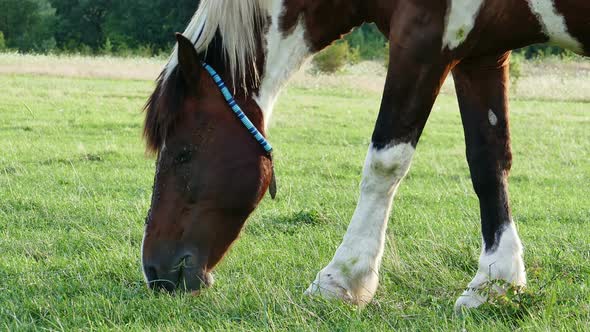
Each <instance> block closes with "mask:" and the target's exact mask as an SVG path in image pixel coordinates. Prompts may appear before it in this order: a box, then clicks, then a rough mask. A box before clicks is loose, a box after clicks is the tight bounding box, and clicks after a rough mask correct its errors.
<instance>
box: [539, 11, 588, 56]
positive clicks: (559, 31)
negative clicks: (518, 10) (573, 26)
mask: <svg viewBox="0 0 590 332" xmlns="http://www.w3.org/2000/svg"><path fill="white" fill-rule="evenodd" d="M528 2H529V6H530V7H531V10H532V12H533V13H534V14H535V15H536V16H537V17H538V19H539V22H540V23H541V26H543V33H544V34H545V35H547V37H549V42H550V43H552V44H556V45H558V46H561V47H564V48H567V49H570V50H572V51H574V52H577V53H583V51H584V47H583V46H582V43H580V42H579V41H578V40H577V39H576V38H574V37H573V36H572V35H571V34H570V33H569V32H568V30H567V25H566V22H565V18H564V17H563V15H561V14H559V13H558V12H557V9H556V8H555V3H554V0H528Z"/></svg>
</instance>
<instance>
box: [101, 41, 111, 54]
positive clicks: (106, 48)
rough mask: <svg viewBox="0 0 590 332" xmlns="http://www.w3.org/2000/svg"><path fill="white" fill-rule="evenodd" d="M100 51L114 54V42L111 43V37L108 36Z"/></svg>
mask: <svg viewBox="0 0 590 332" xmlns="http://www.w3.org/2000/svg"><path fill="white" fill-rule="evenodd" d="M100 53H102V54H105V55H112V54H113V43H111V39H110V38H108V37H107V39H106V40H105V41H104V44H102V47H101V48H100Z"/></svg>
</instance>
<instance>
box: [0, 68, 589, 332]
mask: <svg viewBox="0 0 590 332" xmlns="http://www.w3.org/2000/svg"><path fill="white" fill-rule="evenodd" d="M3 61H4V62H3ZM22 61H23V63H22V64H21V65H22V66H26V65H27V63H29V64H31V66H32V65H33V64H32V63H33V62H34V61H47V60H43V59H41V60H37V59H35V58H32V60H26V59H25V60H22ZM27 61H29V62H27ZM84 61H86V60H83V61H82V62H84ZM7 62H9V61H8V60H7V58H2V57H0V72H2V74H0V151H1V152H0V330H6V329H8V330H21V329H22V330H36V329H40V330H105V329H113V330H125V331H127V330H135V331H143V330H171V331H172V330H180V331H182V330H199V329H202V330H228V331H235V330H248V331H250V330H286V329H292V330H321V331H340V330H342V331H344V330H350V331H384V330H420V331H429V330H443V331H446V330H455V331H458V330H467V331H479V330H483V331H512V330H515V329H521V330H529V331H536V330H543V331H549V330H579V331H582V330H588V329H589V328H590V326H589V324H590V323H589V322H590V162H589V160H590V110H589V107H590V97H589V95H590V84H589V83H590V80H589V78H590V75H588V72H585V73H586V76H583V74H582V78H579V77H578V76H576V75H572V76H571V77H570V76H567V75H565V76H564V77H565V78H563V77H562V79H561V81H560V80H559V77H560V74H559V71H558V70H557V71H555V73H554V76H555V77H554V78H555V81H558V82H561V83H562V84H563V86H564V87H565V86H570V90H564V91H567V92H568V93H567V94H562V95H560V96H557V97H556V96H555V89H553V87H552V86H551V85H547V84H538V83H539V82H542V81H543V78H542V77H541V78H539V77H537V78H536V79H535V77H525V78H524V79H523V80H524V81H523V82H524V83H522V84H521V85H520V87H519V89H525V91H533V90H534V91H535V95H534V96H528V95H526V94H525V95H520V94H519V99H517V100H515V101H513V103H512V123H513V144H514V167H513V172H512V176H511V196H512V203H513V212H514V218H515V220H516V222H517V224H518V228H519V231H520V233H521V237H522V239H523V241H524V243H525V246H526V248H525V261H526V264H527V267H528V276H529V287H528V289H527V291H526V293H525V294H524V295H522V296H521V297H519V298H514V299H510V301H508V302H507V303H506V304H505V305H499V304H491V305H486V306H484V307H483V308H481V309H480V310H477V311H474V312H472V313H470V314H469V315H467V316H465V317H461V318H460V317H456V316H455V315H454V314H453V303H454V301H455V299H456V297H457V296H458V295H459V294H460V293H461V291H462V290H463V288H464V287H465V286H466V284H467V282H469V281H470V279H471V277H473V275H474V274H475V272H476V266H477V258H478V255H479V250H480V235H479V211H478V203H477V200H476V198H475V196H474V194H473V190H472V187H471V182H470V180H469V175H468V170H467V165H466V161H465V158H464V143H463V138H462V129H461V125H460V119H459V114H458V111H457V105H456V101H455V100H454V97H453V96H452V95H451V94H444V95H442V96H441V97H440V98H439V100H438V102H437V104H436V106H435V110H434V112H433V114H432V117H431V119H430V122H429V124H428V126H427V128H426V130H425V133H424V137H423V140H422V141H421V144H420V146H419V149H418V152H417V155H416V158H415V162H414V164H413V168H412V170H411V172H410V174H409V176H408V178H407V179H406V180H405V182H404V184H403V185H402V187H401V189H400V192H399V194H398V197H397V199H396V202H395V208H394V213H393V216H392V218H391V219H392V220H391V221H390V227H389V230H388V241H387V246H386V253H385V257H384V262H383V268H382V273H381V286H380V288H379V291H378V293H377V295H376V298H375V301H374V302H373V303H372V304H371V305H369V306H368V307H367V308H366V309H364V310H362V311H359V310H357V309H356V308H355V307H352V306H349V305H346V304H342V303H331V302H326V301H322V300H319V299H310V298H306V297H304V296H303V295H302V293H303V291H304V290H305V288H307V286H308V284H309V283H310V282H311V281H312V280H313V278H314V277H315V274H316V273H317V271H318V270H319V269H321V268H322V267H323V266H324V265H325V264H326V263H328V262H329V260H330V259H331V256H332V254H333V253H334V250H335V248H336V247H337V246H338V244H339V243H340V240H341V238H342V236H343V234H344V232H345V230H346V227H347V225H348V222H349V220H350V217H351V215H352V213H353V210H354V207H355V204H356V198H357V195H358V183H359V180H360V172H361V166H362V162H363V159H364V155H365V153H366V149H367V146H368V143H369V138H370V134H371V131H372V125H373V123H374V121H375V119H376V115H377V110H378V105H379V93H378V91H376V90H375V89H374V88H372V85H371V84H370V83H367V84H366V86H365V84H364V83H363V82H370V76H369V77H365V78H363V79H360V78H359V79H357V80H353V79H350V80H348V81H346V82H345V83H342V84H340V86H341V87H340V88H339V87H338V84H337V82H338V80H339V79H342V80H347V77H352V76H354V75H352V76H351V75H350V74H345V75H343V77H344V78H338V77H319V78H318V77H315V78H307V79H306V78H305V77H303V78H302V77H299V78H297V79H296V81H295V83H294V84H293V85H291V86H290V88H289V89H288V90H287V91H286V92H285V94H284V95H283V97H282V98H281V100H280V102H279V104H278V106H277V111H276V112H275V114H276V115H275V117H274V118H273V121H272V123H271V126H270V127H271V131H270V140H271V142H272V143H273V145H274V146H275V148H276V157H275V159H276V163H277V164H276V168H277V173H278V180H279V196H278V200H277V201H270V200H269V199H266V200H265V201H264V202H263V203H262V205H261V206H260V207H259V209H258V210H257V212H256V213H255V214H254V215H253V216H252V217H251V218H250V220H249V222H248V224H247V227H246V228H245V231H244V232H243V234H242V236H241V238H240V240H239V241H238V242H237V243H236V244H235V246H234V247H233V249H232V250H231V251H230V253H229V254H228V256H227V257H226V259H225V260H224V261H223V262H222V264H221V265H220V266H219V268H218V270H217V272H216V284H215V285H214V287H213V288H212V289H210V290H207V291H205V292H204V293H203V294H202V295H201V296H199V297H194V296H184V295H183V296H169V295H165V294H154V293H152V292H150V291H148V290H147V289H146V287H145V286H144V284H143V280H142V274H141V268H140V243H141V238H142V232H143V221H144V217H145V215H146V212H147V209H148V205H149V199H150V195H151V185H152V179H153V173H154V160H153V159H151V158H149V157H146V156H145V155H144V148H143V143H142V140H141V137H140V132H141V124H142V120H143V119H142V114H141V113H140V109H141V107H142V105H143V103H144V102H145V100H146V97H147V96H148V94H149V93H150V92H151V90H152V88H153V84H152V83H151V82H150V81H147V80H131V79H124V77H125V76H124V75H123V76H124V77H119V76H116V75H114V76H113V77H117V78H116V79H113V78H110V79H109V78H105V76H101V75H97V76H99V77H92V76H93V74H92V73H89V74H88V75H69V74H67V73H66V74H63V75H62V74H60V72H47V73H45V74H46V75H44V76H39V75H37V76H33V75H32V74H39V73H36V72H35V71H32V72H30V73H23V72H22V71H19V70H16V69H14V70H8V69H6V68H8V67H9V66H11V65H10V64H9V65H6V63H7ZM2 64H4V65H5V66H4V67H2ZM119 66H122V65H120V64H119ZM138 66H139V65H138ZM149 66H152V64H151V63H150V64H149ZM582 66H583V67H584V66H585V67H584V68H588V64H587V63H584V64H583V65H582ZM49 67H51V66H50V63H49V66H48V68H49ZM2 68H4V70H3V71H2V70H1V69H2ZM557 68H559V67H557ZM105 71H106V72H108V70H107V69H105ZM542 73H545V71H543V70H539V75H542ZM48 74H49V75H48ZM59 76H61V77H59ZM100 77H102V78H100ZM107 77H108V75H107ZM127 77H129V78H141V76H139V77H138V76H135V75H129V76H127ZM568 77H569V78H568ZM547 79H549V78H547ZM566 79H569V81H567V82H564V80H566ZM527 80H528V81H527ZM330 82H336V83H334V84H328V83H330ZM355 82H356V83H355ZM359 82H360V83H359ZM526 82H531V83H530V84H531V86H529V85H528V84H529V83H526ZM566 83H567V84H566ZM584 83H585V84H586V85H582V86H580V85H581V84H584ZM355 84H357V85H358V84H361V85H363V86H355ZM535 84H538V85H535ZM342 87H344V88H342ZM535 87H537V88H536V89H535ZM526 89H528V90H526ZM543 89H544V90H543ZM564 89H565V88H564ZM572 91H573V92H572Z"/></svg>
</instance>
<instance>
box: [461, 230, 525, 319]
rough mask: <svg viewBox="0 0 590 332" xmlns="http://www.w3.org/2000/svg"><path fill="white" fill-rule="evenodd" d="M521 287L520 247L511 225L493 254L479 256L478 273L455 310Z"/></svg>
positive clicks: (469, 306) (521, 253) (523, 275)
mask: <svg viewBox="0 0 590 332" xmlns="http://www.w3.org/2000/svg"><path fill="white" fill-rule="evenodd" d="M525 286H526V271H525V266H524V260H523V252H522V245H521V243H520V239H519V238H518V234H517V233H516V229H515V228H514V225H513V224H511V225H510V226H509V227H508V229H507V230H506V231H504V233H503V234H502V238H501V241H500V243H499V245H498V247H497V248H496V249H495V250H494V251H493V252H485V251H483V252H482V254H481V257H480V260H479V269H478V272H477V274H476V275H475V278H473V280H472V281H471V282H470V283H469V285H468V286H467V287H468V288H467V290H465V291H464V292H463V294H462V295H461V296H460V297H459V299H458V300H457V302H456V303H455V308H456V309H457V310H461V309H462V308H475V307H478V306H480V305H482V304H483V303H485V302H486V301H487V300H488V298H489V296H490V295H503V294H505V293H506V291H507V290H508V289H511V288H516V289H521V288H524V287H525Z"/></svg>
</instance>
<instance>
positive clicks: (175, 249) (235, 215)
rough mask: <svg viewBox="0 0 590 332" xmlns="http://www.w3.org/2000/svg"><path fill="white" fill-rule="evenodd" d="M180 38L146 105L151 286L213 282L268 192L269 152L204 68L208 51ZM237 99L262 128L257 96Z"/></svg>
mask: <svg viewBox="0 0 590 332" xmlns="http://www.w3.org/2000/svg"><path fill="white" fill-rule="evenodd" d="M177 40H178V63H179V64H178V66H177V67H176V68H175V69H174V71H173V72H172V73H171V74H170V75H169V76H168V77H165V76H164V75H163V76H162V77H161V78H160V80H159V82H158V87H157V88H156V91H155V92H154V95H153V96H152V97H151V98H150V101H149V102H148V105H147V107H146V109H147V114H146V122H145V129H144V131H145V136H146V139H147V141H148V147H149V149H150V150H152V151H154V152H156V153H157V157H158V159H157V169H156V175H155V180H154V188H153V195H152V203H151V208H150V211H149V215H148V217H147V220H146V228H145V236H144V242H143V249H142V251H143V252H142V258H143V268H144V272H145V276H146V279H147V282H148V285H149V286H150V287H151V288H153V289H165V290H168V291H173V290H176V289H179V288H180V289H183V290H189V291H195V290H198V289H200V288H201V287H202V286H204V285H205V286H207V285H209V284H210V283H211V282H212V280H211V277H210V272H211V270H212V269H213V268H214V267H215V265H216V264H217V263H218V262H219V261H220V260H221V258H222V257H223V256H224V254H225V253H226V251H227V250H228V248H229V247H230V245H231V244H232V242H233V241H234V240H235V239H236V238H237V236H238V234H239V232H240V230H241V229H242V226H243V224H244V222H245V220H246V218H247V217H248V216H249V215H250V213H251V212H252V211H253V210H254V209H255V207H256V206H257V205H258V203H259V202H260V200H261V199H262V197H263V196H264V194H265V192H266V190H267V188H268V185H269V182H270V178H271V160H270V159H269V158H268V156H267V155H266V153H265V151H264V150H263V149H262V147H261V146H260V145H259V144H258V142H256V141H255V140H254V139H253V137H252V136H251V135H250V133H249V132H248V131H247V130H246V128H245V127H244V126H243V125H242V124H241V122H240V121H239V120H238V119H237V118H236V116H235V115H234V114H233V113H232V111H231V109H230V108H229V106H228V105H227V103H226V101H225V99H224V98H223V97H222V95H221V93H220V91H219V89H218V87H217V86H216V85H215V84H214V82H213V80H212V78H211V77H210V76H209V74H208V73H207V72H206V71H205V70H204V69H203V68H202V66H201V56H204V55H199V54H197V52H196V51H195V48H194V46H193V45H192V43H191V42H190V41H189V40H187V39H186V38H184V37H182V36H181V35H177ZM209 60H210V61H209ZM207 61H208V62H214V61H215V59H207ZM216 69H217V68H216ZM222 76H223V74H222ZM224 78H225V79H227V78H228V77H224ZM236 100H237V101H238V104H239V105H240V106H241V107H242V109H243V111H244V112H245V113H246V115H247V116H248V117H249V118H250V119H251V120H252V122H253V123H254V125H255V126H256V127H257V128H258V129H259V130H261V131H263V130H264V124H263V121H264V120H263V117H262V112H261V110H260V109H259V108H258V106H257V104H256V103H255V102H254V101H253V100H252V99H251V98H248V97H247V95H246V94H243V93H240V94H238V95H237V96H236ZM263 134H264V133H263Z"/></svg>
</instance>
